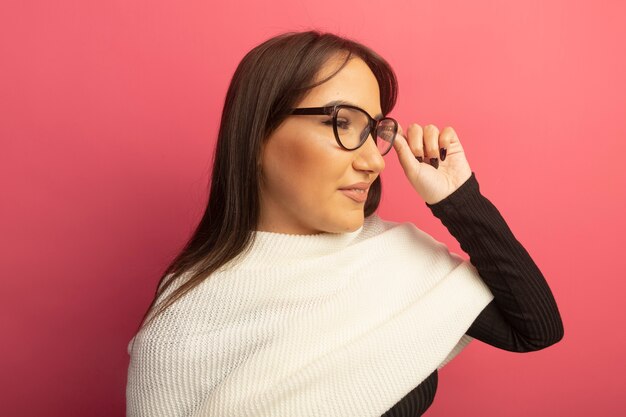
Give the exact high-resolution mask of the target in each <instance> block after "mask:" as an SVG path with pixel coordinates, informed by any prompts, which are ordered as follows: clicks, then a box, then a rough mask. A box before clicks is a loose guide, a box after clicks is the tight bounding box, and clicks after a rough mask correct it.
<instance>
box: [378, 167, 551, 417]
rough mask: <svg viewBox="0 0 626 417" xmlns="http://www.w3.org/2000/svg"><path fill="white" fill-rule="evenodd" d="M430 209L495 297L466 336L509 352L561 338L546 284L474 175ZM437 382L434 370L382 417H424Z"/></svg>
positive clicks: (527, 348) (524, 350) (548, 344)
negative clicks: (459, 246) (467, 256)
mask: <svg viewBox="0 0 626 417" xmlns="http://www.w3.org/2000/svg"><path fill="white" fill-rule="evenodd" d="M426 206H428V207H429V208H430V209H431V211H432V212H433V214H434V215H435V216H436V217H437V218H439V219H440V220H441V222H442V223H443V225H444V226H446V228H447V229H448V231H449V232H450V234H452V236H454V237H455V238H456V239H457V240H458V242H459V244H460V245H461V248H462V249H463V250H464V251H465V252H467V254H468V255H469V257H470V262H471V263H472V265H474V266H475V267H476V269H477V270H478V273H479V274H480V276H481V278H482V279H483V281H484V282H485V284H487V286H488V287H489V289H490V290H491V292H492V293H493V295H494V299H493V300H492V301H491V302H490V303H489V304H488V305H487V306H486V307H485V308H484V309H483V311H482V312H481V313H480V314H479V315H478V317H476V320H475V321H474V322H473V324H472V325H471V326H470V328H469V329H468V330H467V332H466V334H468V335H469V336H471V337H473V338H475V339H478V340H480V341H482V342H485V343H488V344H490V345H492V346H495V347H497V348H500V349H504V350H508V351H511V352H530V351H536V350H540V349H543V348H546V347H548V346H550V345H553V344H554V343H556V342H558V341H559V340H561V339H562V338H563V322H562V321H561V316H560V314H559V310H558V308H557V306H556V302H555V300H554V298H553V296H552V292H551V291H550V288H549V287H548V284H547V282H546V280H545V279H544V277H543V275H542V273H541V271H540V270H539V268H538V267H537V265H535V262H534V261H533V260H532V259H531V257H530V255H529V254H528V252H527V251H526V250H525V249H524V247H523V246H522V245H521V244H520V243H519V242H518V241H517V239H516V238H515V236H514V235H513V233H512V232H511V230H510V229H509V227H508V225H507V224H506V222H505V221H504V219H503V218H502V216H501V215H500V212H499V211H498V209H496V207H495V206H494V205H493V204H492V203H491V202H490V201H489V200H488V199H487V198H485V197H484V196H483V195H482V194H481V193H480V189H479V186H478V182H477V181H476V175H475V174H474V173H473V172H472V175H471V177H470V178H469V179H468V180H467V181H466V182H464V183H463V184H462V185H461V186H460V187H459V188H458V189H457V190H455V191H454V192H453V193H452V194H450V195H449V196H448V197H446V198H445V199H443V200H441V201H440V202H438V203H435V204H432V205H431V204H428V203H426ZM437 379H438V375H437V370H435V371H434V372H433V373H432V374H431V375H430V376H429V377H428V378H426V379H425V380H424V381H422V382H421V383H420V384H419V385H418V386H417V387H415V388H414V389H413V390H412V391H410V392H409V393H408V394H407V395H406V396H405V397H404V398H402V399H401V400H400V401H399V402H398V403H396V404H395V405H394V406H393V407H391V408H390V409H389V410H387V411H386V412H385V414H383V417H417V416H421V415H422V414H423V413H424V412H425V411H426V409H428V407H430V405H431V404H432V402H433V399H434V398H435V392H436V391H437Z"/></svg>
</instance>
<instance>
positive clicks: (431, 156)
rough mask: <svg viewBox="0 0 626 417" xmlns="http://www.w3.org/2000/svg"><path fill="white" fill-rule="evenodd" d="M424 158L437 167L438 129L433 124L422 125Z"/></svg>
mask: <svg viewBox="0 0 626 417" xmlns="http://www.w3.org/2000/svg"><path fill="white" fill-rule="evenodd" d="M424 152H425V155H424V156H425V158H426V159H425V160H426V162H428V163H429V164H431V165H432V166H434V167H435V168H438V167H439V129H438V128H437V126H435V125H426V126H424Z"/></svg>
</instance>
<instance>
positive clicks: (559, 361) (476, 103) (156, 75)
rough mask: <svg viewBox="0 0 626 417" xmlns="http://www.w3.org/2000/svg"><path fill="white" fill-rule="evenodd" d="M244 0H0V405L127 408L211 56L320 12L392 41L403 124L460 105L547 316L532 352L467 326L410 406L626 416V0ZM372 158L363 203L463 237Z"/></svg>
mask: <svg viewBox="0 0 626 417" xmlns="http://www.w3.org/2000/svg"><path fill="white" fill-rule="evenodd" d="M242 3H243V2H236V1H227V2H223V3H220V4H219V5H212V4H210V2H208V1H204V2H200V1H192V2H175V1H164V0H151V1H140V0H116V1H113V0H109V1H101V2H81V1H64V2H50V1H43V0H39V1H37V0H28V1H27V0H21V1H8V2H3V5H2V8H1V9H0V140H1V144H0V185H1V190H2V193H1V197H0V199H1V204H0V210H1V212H0V236H2V239H1V241H0V245H1V247H0V261H1V268H2V286H3V288H2V290H1V291H0V306H1V307H0V308H1V309H2V320H0V326H1V327H0V330H1V331H2V334H3V339H2V343H1V344H0V345H1V349H2V355H1V358H2V359H1V361H2V363H1V368H0V369H1V371H0V396H1V397H2V398H1V399H0V404H1V406H0V407H1V408H2V414H3V415H7V416H49V417H50V416H122V415H123V414H124V407H125V399H124V390H125V383H126V369H127V365H128V355H127V353H126V346H127V343H128V341H129V339H130V338H131V336H132V334H133V331H134V328H135V326H136V325H137V321H138V320H139V319H140V317H141V314H142V313H143V312H144V309H145V308H146V307H147V305H148V303H149V301H150V299H151V296H152V293H153V291H154V288H155V285H156V280H157V278H158V274H159V272H160V271H161V269H162V268H163V267H164V266H165V265H166V264H167V263H168V261H169V260H170V259H171V257H173V256H174V254H175V253H176V251H177V250H178V249H179V248H180V245H182V243H183V242H184V240H185V237H186V236H187V235H188V234H189V233H190V231H191V229H192V227H193V225H194V222H196V221H197V220H198V218H199V215H200V211H201V209H202V208H203V204H204V198H205V190H206V184H207V181H208V172H209V166H208V162H209V160H210V157H211V153H212V151H213V146H214V140H215V135H216V132H217V129H218V122H219V117H220V112H221V106H222V103H223V99H224V94H225V92H226V88H227V85H228V82H229V81H230V77H231V76H232V73H233V71H234V69H235V67H236V65H237V63H238V62H239V60H240V59H241V58H242V57H243V55H244V54H245V53H246V52H247V51H248V50H249V49H250V48H252V47H253V46H254V45H256V44H258V43H260V42H261V41H263V40H265V39H266V38H267V37H269V36H272V35H274V34H277V33H279V32H283V31H287V30H305V29H309V28H317V29H322V30H329V31H334V32H337V33H339V34H342V35H347V36H350V37H354V38H355V39H357V40H360V41H362V42H363V43H365V44H367V45H369V46H371V47H372V48H373V49H375V50H376V51H378V52H379V53H380V54H382V55H383V56H384V57H386V58H387V59H388V60H389V62H390V63H391V64H392V66H393V67H394V68H395V69H396V71H397V74H398V77H399V82H400V95H399V100H398V105H397V107H396V109H395V110H394V111H393V112H392V115H393V116H394V117H396V118H398V119H399V121H400V123H401V124H402V125H403V126H404V127H406V126H408V124H409V123H411V122H417V123H420V124H422V125H424V124H428V123H433V124H435V125H437V126H439V127H440V128H442V127H444V126H446V125H451V126H453V127H454V128H455V130H456V131H457V132H458V133H459V136H460V138H461V141H462V143H463V146H464V148H465V150H466V154H467V157H468V160H469V162H470V164H471V166H472V168H473V170H474V171H475V172H476V174H477V178H478V180H479V182H480V184H481V189H482V191H483V194H485V195H486V196H487V197H489V198H490V199H491V201H492V202H493V203H494V204H495V205H496V206H497V207H498V208H499V209H500V211H501V213H502V214H503V216H504V217H505V219H507V221H508V223H509V225H510V226H511V228H512V230H513V231H514V233H515V235H516V236H517V238H518V239H519V240H520V241H521V242H522V243H523V244H524V245H525V247H526V248H527V250H528V251H529V252H530V253H531V255H533V257H534V259H535V260H536V262H537V264H538V265H539V266H540V268H541V269H542V271H543V272H544V275H545V276H546V278H547V280H548V282H549V283H550V285H551V287H552V289H553V291H554V294H555V297H556V299H557V302H558V304H559V306H560V309H561V313H562V315H563V320H564V324H565V337H564V339H563V340H562V341H561V342H560V343H559V344H557V345H555V346H553V347H551V348H549V349H546V350H545V351H539V352H533V353H529V354H514V353H510V352H506V351H501V350H498V349H495V348H493V347H491V346H488V345H485V344H482V343H481V342H475V343H472V345H470V347H468V348H467V349H466V350H465V351H464V352H463V353H462V354H461V355H460V356H459V357H457V359H456V360H455V361H454V362H453V363H451V364H450V365H448V366H447V367H446V368H445V369H444V370H442V372H441V375H440V385H439V390H438V392H437V396H436V398H435V402H434V404H433V405H432V407H431V409H430V410H429V412H428V415H429V416H431V417H437V416H460V415H469V416H477V415H480V416H507V417H513V416H528V415H532V416H535V417H540V416H561V415H567V416H589V415H597V416H608V415H618V414H622V415H624V412H626V402H625V400H624V399H623V388H624V386H626V377H625V376H624V375H626V365H625V364H626V361H625V360H624V359H623V356H622V355H623V353H624V352H626V336H625V333H624V331H623V329H624V325H625V324H626V320H625V315H626V313H625V311H626V309H625V308H624V301H623V298H624V292H625V291H626V283H625V282H626V279H625V278H626V277H625V274H624V272H623V270H622V269H621V267H620V264H619V259H621V257H623V256H624V249H625V245H624V234H625V233H626V227H625V226H626V221H625V220H624V217H625V216H624V213H625V212H626V210H625V206H626V205H625V191H624V190H626V171H625V169H624V162H623V159H624V153H625V152H626V120H625V117H624V116H626V110H625V109H626V98H625V97H626V88H625V87H626V77H625V76H624V75H625V74H626V58H625V54H624V40H625V39H626V29H625V28H626V21H625V20H626V18H625V16H626V7H625V6H624V3H623V2H618V1H605V2H598V1H572V0H568V1H565V0H557V1H551V2H545V1H539V0H531V1H524V2H521V1H520V2H506V3H505V2H494V1H484V0H479V1H471V2H468V1H465V0H454V1H453V0H447V1H437V2H435V1H393V0H387V1H384V2H383V1H376V2H373V1H372V2H362V1H361V2H357V1H337V0H332V1H328V0H316V1H283V0H281V1H274V2H273V3H272V5H271V6H267V5H265V4H262V3H264V2H257V1H246V2H245V3H247V4H245V5H242ZM387 158H388V159H387V169H386V170H385V172H384V173H383V182H384V183H385V194H384V197H383V203H382V205H381V209H380V214H381V216H382V217H386V218H388V219H391V220H402V221H403V220H410V221H414V222H415V223H416V224H417V225H418V227H421V228H422V229H424V230H426V231H427V232H429V233H431V234H432V235H433V236H435V237H436V238H437V239H439V240H442V241H445V242H446V243H448V244H449V245H450V247H451V249H453V250H454V251H457V252H459V251H460V248H459V247H458V245H457V243H456V241H454V239H453V238H451V236H450V235H449V234H448V233H447V231H446V230H445V229H444V228H443V226H442V225H441V224H440V223H439V221H438V220H437V219H435V218H434V217H433V216H432V215H431V214H430V212H429V211H428V210H427V208H426V207H425V206H424V204H423V202H422V201H420V200H419V198H418V196H417V194H415V193H414V192H412V189H411V188H410V185H409V183H408V181H407V180H406V178H405V177H404V176H403V173H402V171H401V168H400V165H399V163H398V161H397V159H396V157H395V153H393V154H390V155H389V156H388V157H387ZM620 271H622V272H620Z"/></svg>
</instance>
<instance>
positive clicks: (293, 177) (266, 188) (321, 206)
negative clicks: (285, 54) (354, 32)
mask: <svg viewBox="0 0 626 417" xmlns="http://www.w3.org/2000/svg"><path fill="white" fill-rule="evenodd" d="M342 62H343V61H341V60H337V59H332V60H330V61H329V62H327V63H326V65H325V66H324V67H322V68H321V70H320V72H319V73H318V78H317V79H318V80H319V79H322V78H324V77H326V76H327V75H330V74H332V72H334V71H336V69H337V68H338V67H339V66H340V65H341V63H342ZM334 100H344V101H347V102H349V103H351V104H354V105H356V106H359V107H361V108H362V109H364V110H365V111H367V112H368V113H369V114H370V115H371V116H372V117H376V116H377V115H380V113H381V108H380V91H379V87H378V82H377V81H376V77H374V74H373V73H372V71H371V70H370V69H369V67H368V66H367V64H366V63H365V62H364V61H363V60H361V59H360V58H357V57H355V58H352V59H351V60H350V61H349V62H348V63H347V64H346V66H345V67H344V68H342V69H341V71H340V72H338V73H337V74H336V75H335V76H334V77H333V78H331V79H330V80H328V81H326V82H325V83H323V84H321V85H319V86H317V87H315V88H314V89H312V90H310V91H309V93H308V95H307V96H306V97H305V98H304V99H303V100H302V101H301V102H300V103H298V105H297V106H296V107H321V106H326V105H328V103H329V102H331V101H334ZM331 120H332V118H331V116H326V115H319V116H317V115H291V116H289V117H287V119H285V121H284V122H283V123H282V124H281V125H280V126H279V127H278V128H277V129H276V130H275V131H274V132H273V133H272V135H271V136H270V137H269V138H268V139H267V141H266V142H265V144H264V146H263V148H262V160H261V169H262V181H261V213H260V220H259V225H258V227H257V230H261V231H268V232H277V233H287V234H314V233H320V232H331V233H345V232H350V231H354V230H356V229H358V228H359V227H361V226H362V225H363V221H364V213H363V209H364V206H365V202H357V201H355V200H353V199H351V198H350V197H348V196H347V195H346V194H345V193H344V192H342V191H340V188H344V187H347V186H350V185H352V184H355V183H358V182H366V183H368V184H371V183H372V182H373V181H374V180H375V179H376V177H377V176H378V175H379V174H380V172H381V171H382V170H383V169H384V168H385V161H384V160H383V157H382V156H381V154H380V152H379V151H378V149H377V147H376V144H375V143H374V141H373V140H372V137H371V136H370V137H369V138H368V140H367V141H366V142H365V143H364V144H363V146H361V147H360V148H358V149H356V150H354V151H348V150H345V149H343V148H341V147H340V146H339V144H338V143H337V141H336V140H335V136H334V133H333V127H332V122H331Z"/></svg>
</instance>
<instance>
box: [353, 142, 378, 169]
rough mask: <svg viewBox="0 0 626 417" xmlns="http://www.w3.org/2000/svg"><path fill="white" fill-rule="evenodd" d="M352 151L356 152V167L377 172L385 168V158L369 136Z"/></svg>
mask: <svg viewBox="0 0 626 417" xmlns="http://www.w3.org/2000/svg"><path fill="white" fill-rule="evenodd" d="M354 152H356V153H357V157H356V158H355V159H354V167H355V168H356V169H359V170H365V171H373V172H374V173H379V172H380V171H382V170H383V169H385V160H384V159H383V156H382V155H381V154H380V151H379V150H378V146H377V145H376V142H374V139H373V138H372V137H371V136H370V137H368V138H367V140H366V141H365V143H364V144H363V145H361V147H360V148H359V149H357V150H356V151H354Z"/></svg>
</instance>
